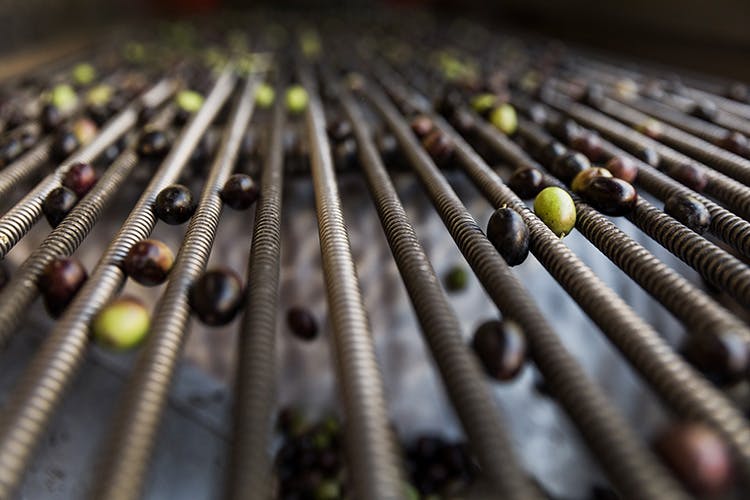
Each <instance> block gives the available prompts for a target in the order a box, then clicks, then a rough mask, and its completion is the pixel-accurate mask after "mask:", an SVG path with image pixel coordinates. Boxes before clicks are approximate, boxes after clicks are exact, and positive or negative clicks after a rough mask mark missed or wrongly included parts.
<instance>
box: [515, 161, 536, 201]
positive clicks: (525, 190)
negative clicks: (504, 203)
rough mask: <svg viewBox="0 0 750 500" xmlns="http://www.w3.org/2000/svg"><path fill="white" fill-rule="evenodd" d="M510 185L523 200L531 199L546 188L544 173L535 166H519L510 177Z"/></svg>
mask: <svg viewBox="0 0 750 500" xmlns="http://www.w3.org/2000/svg"><path fill="white" fill-rule="evenodd" d="M508 187H509V188H511V189H512V190H513V192H514V193H516V194H517V195H518V197H519V198H521V199H523V200H530V199H532V198H534V197H535V196H536V195H538V194H539V191H541V190H542V189H544V174H543V173H542V172H541V171H540V170H539V169H537V168H534V167H519V168H517V169H516V170H515V171H514V172H513V173H512V174H511V176H510V178H509V179H508Z"/></svg>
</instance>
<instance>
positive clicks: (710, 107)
mask: <svg viewBox="0 0 750 500" xmlns="http://www.w3.org/2000/svg"><path fill="white" fill-rule="evenodd" d="M690 114H691V115H693V116H695V117H696V118H700V119H702V120H706V121H709V122H710V121H713V120H715V119H716V117H717V116H718V114H719V108H718V107H716V103H715V102H713V101H709V100H706V99H702V100H700V101H698V102H696V103H695V104H694V105H693V108H692V109H691V110H690Z"/></svg>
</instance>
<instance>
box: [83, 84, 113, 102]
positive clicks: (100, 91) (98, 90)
mask: <svg viewBox="0 0 750 500" xmlns="http://www.w3.org/2000/svg"><path fill="white" fill-rule="evenodd" d="M113 93H114V92H113V89H112V86H111V85H106V84H101V85H97V86H96V87H94V88H92V89H91V90H89V91H88V93H87V94H86V102H87V103H88V104H91V105H92V106H104V105H105V104H107V103H108V102H109V100H110V99H111V98H112V94H113Z"/></svg>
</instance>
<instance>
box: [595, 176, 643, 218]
mask: <svg viewBox="0 0 750 500" xmlns="http://www.w3.org/2000/svg"><path fill="white" fill-rule="evenodd" d="M581 195H582V196H583V197H584V198H585V199H586V201H587V202H588V203H590V204H591V205H592V206H593V207H594V208H596V209H597V210H599V211H600V212H601V213H603V214H605V215H614V216H620V215H626V214H629V213H630V212H632V211H633V209H634V208H635V204H636V202H637V201H638V193H637V192H636V190H635V188H634V187H633V186H632V185H631V184H630V183H628V182H625V181H624V180H622V179H616V178H614V177H603V176H598V177H594V178H592V179H591V180H590V181H589V182H587V183H586V185H585V187H584V189H583V191H582V193H581Z"/></svg>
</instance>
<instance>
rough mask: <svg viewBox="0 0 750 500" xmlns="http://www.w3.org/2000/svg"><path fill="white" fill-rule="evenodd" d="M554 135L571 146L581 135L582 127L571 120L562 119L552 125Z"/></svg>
mask: <svg viewBox="0 0 750 500" xmlns="http://www.w3.org/2000/svg"><path fill="white" fill-rule="evenodd" d="M550 131H551V132H552V134H553V135H554V136H555V137H557V138H559V139H561V140H562V141H563V142H565V143H567V144H570V142H571V141H572V140H573V138H574V137H576V136H577V135H579V134H580V133H581V127H580V126H579V125H578V124H577V123H576V122H574V121H573V120H570V119H560V120H557V121H556V122H554V123H553V124H552V127H551V129H550Z"/></svg>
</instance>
